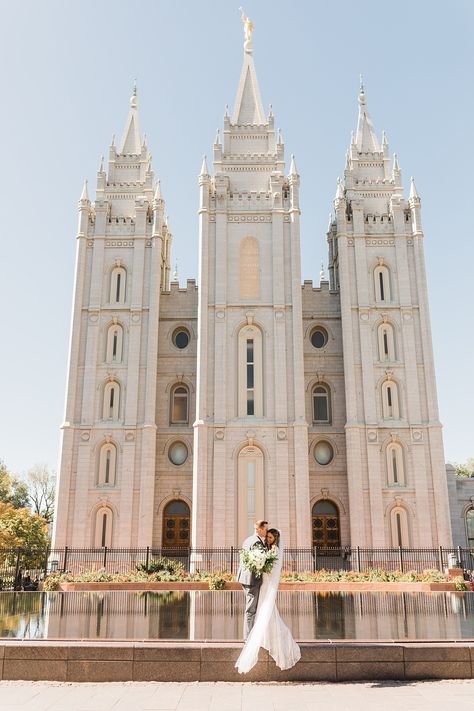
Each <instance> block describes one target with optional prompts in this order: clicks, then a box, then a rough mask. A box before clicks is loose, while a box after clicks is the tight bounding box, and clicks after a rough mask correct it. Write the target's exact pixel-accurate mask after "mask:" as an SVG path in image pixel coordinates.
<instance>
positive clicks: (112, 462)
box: [97, 442, 117, 486]
mask: <svg viewBox="0 0 474 711" xmlns="http://www.w3.org/2000/svg"><path fill="white" fill-rule="evenodd" d="M116 469H117V448H116V447H115V445H114V444H112V443H111V442H107V443H106V444H103V445H102V447H101V448H100V454H99V471H98V476H97V484H98V486H114V485H115V472H116Z"/></svg>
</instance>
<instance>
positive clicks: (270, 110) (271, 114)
mask: <svg viewBox="0 0 474 711" xmlns="http://www.w3.org/2000/svg"><path fill="white" fill-rule="evenodd" d="M272 116H273V104H270V108H269V109H268V118H271V117H272Z"/></svg>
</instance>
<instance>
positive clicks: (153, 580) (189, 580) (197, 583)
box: [43, 559, 469, 592]
mask: <svg viewBox="0 0 474 711" xmlns="http://www.w3.org/2000/svg"><path fill="white" fill-rule="evenodd" d="M468 589H469V584H468V583H466V582H465V581H464V580H463V579H462V577H461V576H459V577H456V578H454V579H453V578H450V577H449V575H446V574H444V573H440V572H439V571H438V570H425V571H423V572H422V573H417V572H416V571H407V572H403V573H402V572H400V571H390V572H389V571H386V570H383V569H373V570H367V571H365V572H357V571H345V570H340V571H333V570H318V571H315V572H304V573H293V572H292V573H290V572H288V573H285V572H283V573H282V576H281V581H280V590H307V591H311V592H313V591H314V592H319V591H328V592H329V591H356V590H362V591H368V590H373V591H383V590H385V591H393V592H398V591H430V590H439V591H449V590H460V591H462V590H468ZM43 590H63V591H74V590H91V591H92V590H241V586H240V584H239V583H237V582H236V581H235V576H234V575H232V574H231V573H227V572H217V573H215V572H214V573H209V572H202V571H196V572H194V573H188V572H187V571H185V570H184V568H183V566H182V565H181V564H180V563H177V562H175V561H172V560H167V559H159V560H156V561H153V562H152V563H151V564H150V565H148V566H147V567H145V566H144V565H138V566H137V567H136V569H134V570H130V571H128V572H126V573H108V572H106V571H105V570H103V569H98V570H85V571H82V572H80V573H70V572H65V573H52V574H51V575H49V576H48V577H47V578H46V579H45V581H44V583H43Z"/></svg>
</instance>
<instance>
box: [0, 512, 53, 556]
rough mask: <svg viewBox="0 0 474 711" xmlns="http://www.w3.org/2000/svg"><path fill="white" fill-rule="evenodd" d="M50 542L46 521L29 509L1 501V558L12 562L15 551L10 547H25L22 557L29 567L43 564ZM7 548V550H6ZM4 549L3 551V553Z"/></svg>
mask: <svg viewBox="0 0 474 711" xmlns="http://www.w3.org/2000/svg"><path fill="white" fill-rule="evenodd" d="M48 544H49V535H48V527H47V525H46V521H45V520H44V519H43V518H41V516H38V515H37V514H32V513H31V511H28V509H16V508H15V507H14V506H12V504H5V503H0V560H2V559H3V561H6V562H7V564H11V563H12V560H14V558H15V553H10V552H8V549H10V550H11V549H15V548H24V549H27V550H28V553H26V554H25V556H24V557H23V558H22V562H23V565H24V566H25V567H27V568H34V567H38V566H41V565H42V564H43V561H44V553H45V550H46V548H47V546H48ZM5 549H7V550H5ZM2 550H3V553H2Z"/></svg>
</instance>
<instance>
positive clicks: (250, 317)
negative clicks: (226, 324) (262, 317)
mask: <svg viewBox="0 0 474 711" xmlns="http://www.w3.org/2000/svg"><path fill="white" fill-rule="evenodd" d="M245 318H246V319H247V326H253V321H254V318H255V314H254V312H253V311H247V313H246V314H245Z"/></svg>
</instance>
